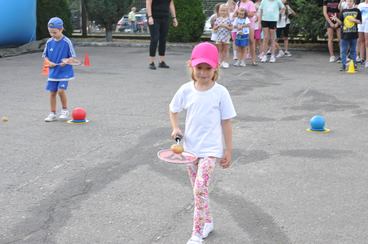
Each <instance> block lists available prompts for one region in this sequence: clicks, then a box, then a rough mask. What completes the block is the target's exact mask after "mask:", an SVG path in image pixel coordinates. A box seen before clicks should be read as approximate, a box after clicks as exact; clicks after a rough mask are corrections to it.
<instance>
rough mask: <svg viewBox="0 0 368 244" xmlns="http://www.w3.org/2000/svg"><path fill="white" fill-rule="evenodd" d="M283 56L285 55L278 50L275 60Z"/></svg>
mask: <svg viewBox="0 0 368 244" xmlns="http://www.w3.org/2000/svg"><path fill="white" fill-rule="evenodd" d="M283 56H285V53H284V51H282V50H280V51H279V53H278V54H277V56H276V58H281V57H283Z"/></svg>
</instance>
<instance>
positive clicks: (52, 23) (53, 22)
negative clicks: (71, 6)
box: [47, 17, 64, 29]
mask: <svg viewBox="0 0 368 244" xmlns="http://www.w3.org/2000/svg"><path fill="white" fill-rule="evenodd" d="M63 25H64V22H63V20H62V19H60V18H59V17H53V18H51V19H50V20H49V23H48V24H47V27H49V28H55V29H62V28H63Z"/></svg>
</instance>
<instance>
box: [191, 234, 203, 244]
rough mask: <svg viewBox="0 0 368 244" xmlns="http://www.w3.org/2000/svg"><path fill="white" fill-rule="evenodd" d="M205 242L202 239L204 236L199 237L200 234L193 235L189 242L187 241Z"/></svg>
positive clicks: (197, 243)
mask: <svg viewBox="0 0 368 244" xmlns="http://www.w3.org/2000/svg"><path fill="white" fill-rule="evenodd" d="M202 243H203V240H202V238H201V237H199V236H192V237H191V238H190V239H189V240H188V242H187V244H202Z"/></svg>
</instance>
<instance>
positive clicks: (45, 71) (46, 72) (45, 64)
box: [41, 60, 50, 76]
mask: <svg viewBox="0 0 368 244" xmlns="http://www.w3.org/2000/svg"><path fill="white" fill-rule="evenodd" d="M49 66H50V64H49V62H48V61H47V60H44V61H43V65H42V72H41V74H42V75H45V76H48V75H49Z"/></svg>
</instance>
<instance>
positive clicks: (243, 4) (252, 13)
mask: <svg viewBox="0 0 368 244" xmlns="http://www.w3.org/2000/svg"><path fill="white" fill-rule="evenodd" d="M238 8H244V9H245V10H246V11H247V16H248V18H249V20H250V24H249V41H250V45H249V47H250V55H251V57H252V64H253V65H257V63H256V43H255V41H254V28H255V22H256V18H257V16H256V12H257V10H256V6H255V5H254V3H253V2H252V1H251V0H240V1H239V2H238V3H237V4H236V8H235V11H236V10H238Z"/></svg>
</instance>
